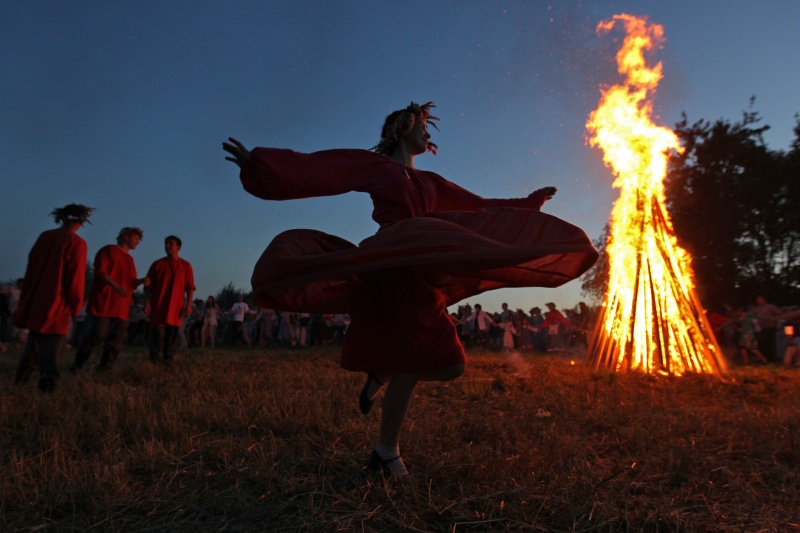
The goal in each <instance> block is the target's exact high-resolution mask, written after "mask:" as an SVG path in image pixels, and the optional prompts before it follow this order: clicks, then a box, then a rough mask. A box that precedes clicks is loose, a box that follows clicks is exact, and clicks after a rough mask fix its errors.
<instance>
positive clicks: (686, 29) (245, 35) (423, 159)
mask: <svg viewBox="0 0 800 533" xmlns="http://www.w3.org/2000/svg"><path fill="white" fill-rule="evenodd" d="M618 13H629V14H633V15H638V16H647V17H648V18H649V19H650V20H651V21H652V22H655V23H658V24H661V25H663V26H664V31H665V35H666V42H665V44H664V46H663V48H662V49H661V50H659V51H657V52H656V53H654V54H653V56H651V58H650V60H651V62H655V61H658V60H661V61H663V64H664V79H663V81H662V82H661V85H660V87H659V90H658V92H657V95H656V97H655V108H656V111H657V113H658V117H657V121H658V123H659V124H661V125H665V126H668V127H673V126H674V125H675V123H677V122H678V121H679V120H680V118H681V113H683V112H685V113H686V114H687V115H688V118H689V120H690V122H695V121H697V120H700V119H707V120H711V121H715V120H717V119H720V118H723V119H726V120H730V121H732V122H734V121H738V120H739V119H740V118H741V116H742V112H743V111H746V110H747V109H748V105H749V101H750V98H751V97H753V96H754V97H755V106H754V110H756V111H758V112H759V113H760V114H761V116H762V117H763V122H762V123H763V124H768V125H770V126H771V129H770V131H769V132H768V133H767V134H766V137H765V138H766V140H767V143H768V145H769V147H770V148H772V149H776V150H785V149H787V148H788V147H789V145H790V143H791V141H792V139H793V133H792V128H793V126H794V124H795V117H794V115H795V114H796V113H798V112H800V32H799V31H798V27H797V26H798V21H800V2H797V1H796V0H766V1H761V2H757V1H742V0H725V1H703V0H673V1H659V2H655V1H649V2H645V1H639V2H634V1H602V0H599V1H586V2H575V1H555V2H543V1H542V2H540V1H526V2H523V1H519V2H514V1H508V2H505V1H494V2H492V1H467V0H465V1H449V2H447V1H436V0H429V1H425V2H419V1H409V0H404V1H402V2H399V1H385V2H377V1H376V2H368V1H338V0H333V1H331V0H317V1H251V2H239V1H226V2H210V1H198V0H194V1H192V2H188V1H163V0H162V1H158V2H156V1H136V2H113V1H112V2H108V1H96V2H90V1H82V0H76V1H70V2H58V1H49V2H42V1H5V2H3V6H2V17H0V54H1V56H0V57H1V58H2V81H0V136H1V137H2V142H0V176H1V177H2V207H1V208H0V223H1V224H2V228H3V231H2V232H0V250H2V254H1V255H0V280H2V281H7V280H10V279H15V278H17V277H20V276H22V274H23V273H24V269H25V264H26V261H27V254H28V252H29V250H30V248H31V246H32V245H33V242H34V241H35V239H36V237H37V235H38V234H39V233H41V232H42V231H44V230H47V229H50V228H53V227H55V225H54V223H53V221H52V218H50V217H49V216H48V213H49V212H50V211H51V210H52V209H53V208H55V207H60V206H63V205H64V204H67V203H70V202H77V203H83V204H87V205H89V206H92V207H96V208H97V211H96V213H95V215H94V216H93V217H92V219H91V222H92V225H87V226H86V227H85V228H83V229H82V230H81V231H80V235H81V236H83V237H84V239H86V241H87V244H88V247H89V259H90V261H91V259H92V258H93V257H94V254H95V253H96V252H97V251H98V250H99V249H100V248H101V247H102V246H104V245H105V244H109V243H112V242H114V238H115V236H116V234H117V232H118V231H119V229H120V228H121V227H123V226H130V225H136V226H139V227H141V228H143V229H144V241H143V242H142V244H141V245H140V246H139V248H138V249H136V250H135V251H134V252H133V257H134V259H135V262H136V266H137V269H138V270H139V272H140V273H141V274H144V273H145V272H146V271H147V268H148V267H149V265H150V263H151V262H152V261H154V260H155V259H157V258H159V257H162V256H163V255H164V248H163V239H164V237H165V236H167V235H169V234H175V235H178V236H179V237H181V239H182V240H183V249H182V250H181V256H182V257H184V258H186V259H187V260H189V261H190V262H191V263H192V265H193V266H194V271H195V280H196V283H197V296H198V297H200V298H205V297H206V296H207V295H208V294H214V293H216V292H217V291H218V290H219V289H220V288H222V287H223V286H224V285H226V284H227V283H229V282H232V283H233V284H234V285H235V286H236V287H239V288H242V289H244V290H250V275H251V273H252V268H253V265H254V264H255V263H256V261H257V259H258V257H259V256H260V255H261V253H262V251H263V250H264V248H265V247H266V245H267V244H268V243H269V241H270V240H271V239H272V237H274V236H275V235H276V234H278V233H280V232H281V231H283V230H286V229H290V228H313V229H319V230H322V231H325V232H328V233H332V234H335V235H338V236H340V237H343V238H345V239H347V240H349V241H352V242H356V243H357V242H359V241H360V240H362V239H363V238H365V237H367V236H369V235H371V234H372V233H374V232H375V230H376V229H377V225H376V224H375V223H374V222H373V221H372V219H371V218H370V213H371V202H370V200H369V197H368V196H367V195H364V194H357V193H350V194H347V195H343V196H338V197H328V198H315V199H308V200H295V201H287V202H267V201H264V200H259V199H257V198H255V197H252V196H250V195H249V194H247V193H246V192H245V191H244V190H243V189H242V187H241V184H240V183H239V179H238V168H237V167H235V166H234V165H233V164H232V163H230V162H227V161H225V160H224V156H225V154H224V152H223V151H222V149H221V143H222V141H223V140H225V139H226V138H227V137H228V136H233V137H236V138H237V139H239V140H240V141H242V142H243V143H244V144H245V145H246V146H248V147H254V146H274V147H281V148H292V149H294V150H298V151H303V152H309V151H315V150H322V149H327V148H370V147H372V146H373V145H374V144H375V143H376V142H377V141H378V136H379V133H380V127H381V125H382V122H383V119H384V117H385V116H386V115H387V114H388V113H390V112H391V111H393V110H395V109H397V108H402V107H405V106H406V105H408V103H409V102H410V101H412V100H413V101H416V102H419V103H423V102H426V101H429V100H433V101H434V102H435V103H436V105H437V108H436V109H435V114H436V115H437V116H439V117H440V118H441V121H440V123H439V127H440V129H441V131H440V132H436V131H435V130H434V131H433V132H432V133H433V139H432V140H433V142H436V143H437V144H438V145H439V152H438V155H437V156H433V155H430V154H426V155H423V156H419V157H418V158H417V159H416V166H417V167H418V168H421V169H426V170H432V171H435V172H438V173H439V174H441V175H443V176H444V177H446V178H447V179H449V180H451V181H453V182H455V183H458V184H459V185H461V186H463V187H465V188H467V189H469V190H471V191H473V192H476V193H477V194H480V195H482V196H484V197H501V198H505V197H516V196H524V195H526V194H528V193H529V192H531V191H532V190H534V189H537V188H540V187H543V186H545V185H554V186H556V187H557V188H558V194H557V195H556V196H555V198H554V199H553V200H551V201H550V202H548V203H547V204H545V207H544V209H543V210H544V211H546V212H548V213H551V214H553V215H555V216H558V217H560V218H563V219H565V220H567V221H569V222H571V223H573V224H576V225H578V226H580V227H581V228H583V229H584V230H585V231H586V233H587V234H588V235H589V237H590V238H592V239H593V240H594V239H596V238H597V237H598V236H599V235H600V234H601V232H602V229H603V226H604V224H605V223H606V222H607V221H608V217H609V212H610V210H611V205H612V203H613V201H614V199H615V198H616V196H617V191H615V190H613V189H612V188H611V182H612V181H613V179H612V176H611V173H610V171H609V170H608V169H607V168H606V167H605V166H604V165H603V163H602V159H601V154H600V153H599V151H598V150H597V149H594V148H590V147H589V146H588V145H587V144H586V130H585V126H584V125H585V122H586V119H587V116H588V115H589V113H590V112H591V111H592V110H593V109H594V108H595V107H596V106H597V102H598V99H599V97H600V92H599V89H600V87H601V86H605V85H610V84H613V83H616V82H618V81H619V80H620V77H619V75H618V74H617V73H616V65H615V62H614V54H615V53H616V51H617V47H618V46H619V41H620V38H621V37H622V36H623V33H622V29H621V28H618V29H616V30H614V31H613V32H612V33H611V34H607V35H602V36H598V35H597V34H596V32H595V27H596V26H597V23H598V22H600V21H602V20H606V19H609V18H610V17H611V16H612V15H614V14H618ZM712 200H713V199H709V201H712ZM581 299H583V298H582V296H581V294H580V281H573V282H571V283H569V284H567V285H565V286H564V287H562V288H558V289H506V290H502V291H496V292H493V293H487V294H482V295H479V296H476V297H474V298H470V299H469V302H470V303H471V304H475V303H481V304H483V306H484V308H485V309H487V310H490V311H493V310H497V309H499V307H500V303H501V302H503V301H506V302H508V303H509V305H510V306H511V307H512V308H523V309H525V310H528V309H530V308H531V307H533V306H534V305H537V306H540V307H542V306H543V304H544V303H545V302H548V301H555V302H556V303H558V304H559V306H560V307H572V306H574V305H575V304H576V303H577V302H578V301H580V300H581Z"/></svg>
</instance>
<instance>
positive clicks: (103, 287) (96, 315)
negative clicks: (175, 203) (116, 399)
mask: <svg viewBox="0 0 800 533" xmlns="http://www.w3.org/2000/svg"><path fill="white" fill-rule="evenodd" d="M142 235H143V233H142V230H141V229H139V228H137V227H132V228H131V227H125V228H122V229H121V230H120V232H119V234H118V235H117V244H109V245H107V246H104V247H102V248H101V249H100V251H99V252H97V255H96V256H95V258H94V284H93V285H92V291H91V293H90V295H89V305H88V306H87V307H86V312H87V313H88V314H89V315H90V318H89V319H88V320H89V321H90V326H89V331H88V333H87V334H86V335H85V336H84V338H83V340H81V343H80V346H78V351H77V352H76V353H75V364H74V365H73V366H72V368H70V371H71V372H77V371H78V370H80V369H81V368H82V367H83V365H84V363H86V361H87V360H88V359H89V356H90V355H91V354H92V350H94V347H95V346H97V344H99V343H100V342H103V341H105V342H104V343H103V355H102V357H101V359H100V364H99V365H98V366H97V370H100V371H102V370H109V369H110V368H111V366H112V365H113V364H114V361H115V360H116V359H117V355H119V352H120V350H121V349H122V342H123V341H124V340H125V335H126V334H127V332H128V316H129V314H130V308H131V298H132V297H133V291H135V290H136V288H137V287H138V286H139V285H141V284H142V283H145V284H147V283H148V280H147V278H141V279H137V278H136V266H135V265H134V264H133V258H132V257H131V255H130V251H131V250H135V249H136V247H137V246H139V243H140V242H141V240H142Z"/></svg>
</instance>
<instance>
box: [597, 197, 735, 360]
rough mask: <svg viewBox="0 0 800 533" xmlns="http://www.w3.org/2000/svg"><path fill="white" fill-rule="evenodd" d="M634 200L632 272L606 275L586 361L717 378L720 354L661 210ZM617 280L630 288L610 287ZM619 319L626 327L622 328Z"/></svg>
mask: <svg viewBox="0 0 800 533" xmlns="http://www.w3.org/2000/svg"><path fill="white" fill-rule="evenodd" d="M637 200H638V201H637V205H638V206H639V208H640V209H639V213H638V216H639V219H638V220H636V221H635V222H634V223H632V224H630V226H631V227H636V228H637V230H638V232H639V234H638V235H637V236H636V238H633V239H630V241H629V242H630V243H631V245H632V246H635V247H636V267H635V272H630V273H628V275H627V278H625V277H624V276H617V277H616V278H615V277H614V276H613V272H612V273H611V275H610V278H609V279H610V284H609V287H608V288H607V291H606V296H605V299H604V301H603V305H602V307H601V310H600V314H599V316H598V320H597V323H596V325H595V328H594V331H593V332H592V336H591V340H590V342H589V349H588V352H587V356H586V360H587V363H588V364H589V365H591V366H592V367H594V368H595V369H598V368H609V369H611V370H613V371H622V370H642V371H644V372H647V373H654V372H658V373H663V374H670V375H682V374H684V373H704V374H715V375H722V374H723V373H724V372H725V370H726V365H725V360H724V358H723V356H722V350H721V349H720V347H719V345H718V344H717V341H716V339H715V337H714V334H713V331H712V328H711V326H710V324H709V322H708V319H707V317H706V315H705V312H704V310H703V308H702V306H701V305H700V302H699V300H698V298H697V295H696V293H695V291H694V289H693V287H692V286H691V273H690V272H687V271H686V268H685V267H684V265H683V264H682V263H681V261H680V260H679V255H678V251H677V250H676V249H675V246H674V244H673V242H674V238H673V237H672V228H671V224H670V223H669V218H668V216H667V214H666V210H665V207H664V206H663V205H662V202H660V201H659V199H658V198H656V197H653V198H650V199H645V198H641V196H640V197H639V198H637ZM629 222H633V221H629ZM645 232H646V233H647V237H650V236H652V239H651V240H650V241H649V240H648V239H647V238H646V235H645ZM648 242H653V244H654V246H648V245H647V243H648ZM612 268H613V267H612ZM620 277H622V279H624V280H625V282H626V283H629V284H630V285H629V286H627V287H625V286H619V285H617V286H613V285H612V284H611V279H616V280H617V281H616V283H619V279H620ZM626 295H627V300H626ZM628 317H629V318H628ZM625 320H629V323H627V324H622V323H621V322H622V321H625ZM637 354H640V355H641V354H644V357H637Z"/></svg>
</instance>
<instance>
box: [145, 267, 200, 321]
mask: <svg viewBox="0 0 800 533" xmlns="http://www.w3.org/2000/svg"><path fill="white" fill-rule="evenodd" d="M147 277H148V278H150V286H149V287H148V291H149V292H150V325H151V326H165V325H168V326H180V325H181V323H182V322H183V310H184V309H185V308H186V292H187V291H194V289H195V286H194V271H193V270H192V265H190V264H189V262H188V261H186V260H185V259H182V258H180V257H179V258H177V259H173V258H171V257H169V256H167V257H163V258H161V259H158V260H157V261H155V262H154V263H153V264H152V265H150V270H148V271H147Z"/></svg>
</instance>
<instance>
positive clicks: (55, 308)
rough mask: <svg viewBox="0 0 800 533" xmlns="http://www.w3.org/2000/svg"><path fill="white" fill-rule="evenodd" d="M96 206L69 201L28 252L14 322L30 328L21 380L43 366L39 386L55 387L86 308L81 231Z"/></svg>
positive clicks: (44, 388) (55, 212) (49, 389)
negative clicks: (68, 342)
mask: <svg viewBox="0 0 800 533" xmlns="http://www.w3.org/2000/svg"><path fill="white" fill-rule="evenodd" d="M93 211H94V209H93V208H91V207H86V206H85V205H82V204H69V205H66V206H64V207H62V208H58V209H55V210H53V212H52V213H50V214H51V215H52V216H53V217H54V218H55V221H56V223H57V224H58V225H59V226H60V227H59V228H57V229H53V230H49V231H45V232H44V233H42V234H41V235H39V238H38V239H36V243H35V244H34V245H33V248H32V249H31V251H30V253H29V254H28V266H27V267H26V269H25V277H24V278H23V281H22V287H21V293H20V300H19V305H18V306H17V312H16V314H15V315H14V325H15V326H17V327H18V328H22V329H28V330H30V333H29V334H28V340H27V342H26V343H25V348H24V350H23V351H22V357H21V358H20V361H19V366H18V367H17V374H16V379H15V381H16V383H24V382H26V381H27V380H28V378H30V376H31V374H32V373H33V371H34V370H36V369H37V368H38V370H39V390H41V391H42V392H52V391H54V390H55V388H56V380H57V379H58V377H59V372H58V359H59V357H60V356H61V353H62V352H63V350H64V345H65V344H66V337H67V333H69V329H70V325H71V322H72V318H73V317H75V316H77V315H78V313H80V310H81V307H83V292H84V288H85V286H86V279H85V276H86V241H84V240H83V239H82V238H81V237H79V236H78V235H77V231H78V230H79V229H80V228H81V227H82V226H83V225H84V224H85V223H86V222H87V221H88V220H89V217H90V216H91V215H92V212H93Z"/></svg>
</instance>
